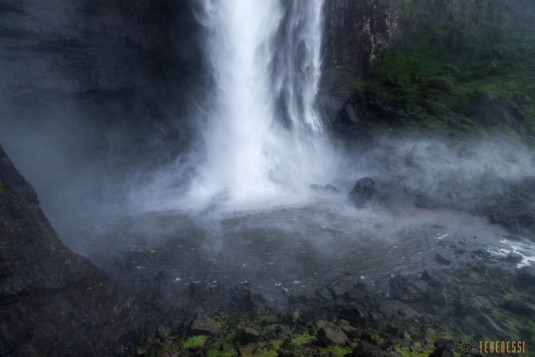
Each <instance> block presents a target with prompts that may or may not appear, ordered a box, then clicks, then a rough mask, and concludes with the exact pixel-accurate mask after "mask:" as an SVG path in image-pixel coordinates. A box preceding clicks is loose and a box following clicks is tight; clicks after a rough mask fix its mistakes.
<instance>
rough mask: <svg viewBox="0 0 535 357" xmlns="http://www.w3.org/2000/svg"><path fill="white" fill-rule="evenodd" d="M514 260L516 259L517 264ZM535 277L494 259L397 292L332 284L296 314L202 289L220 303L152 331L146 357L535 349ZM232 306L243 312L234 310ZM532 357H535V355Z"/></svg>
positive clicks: (301, 302) (292, 306)
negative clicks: (503, 344) (514, 344)
mask: <svg viewBox="0 0 535 357" xmlns="http://www.w3.org/2000/svg"><path fill="white" fill-rule="evenodd" d="M508 259H509V260H512V261H514V260H515V259H516V258H515V257H514V256H510V257H508ZM534 282H535V271H534V270H533V268H532V267H525V268H522V269H519V270H516V271H512V270H509V269H507V270H506V269H503V268H497V267H494V266H492V264H489V262H488V261H487V259H486V258H485V257H484V256H481V257H478V258H477V259H474V262H473V263H471V264H468V265H466V266H465V267H462V268H460V269H455V270H452V269H440V270H435V271H426V272H423V273H421V274H411V275H397V276H394V277H392V278H391V279H390V280H389V290H388V292H387V293H383V294H377V293H375V292H372V291H370V290H369V289H368V288H367V286H366V284H365V283H362V281H361V279H360V277H359V276H355V275H351V274H348V275H342V276H338V277H336V278H334V279H332V280H331V281H330V282H329V283H328V284H326V285H325V286H324V287H322V288H319V289H317V290H316V291H315V292H314V294H312V295H307V296H296V297H292V298H291V299H289V301H288V306H287V308H286V309H283V310H279V309H273V308H270V307H268V306H266V303H265V300H264V299H263V298H262V297H261V296H260V295H255V294H252V293H251V292H250V290H249V289H248V288H247V287H241V288H239V289H235V290H234V291H228V290H226V289H225V288H224V287H221V286H216V287H214V286H211V287H210V286H205V287H203V288H202V289H199V288H198V287H195V288H192V291H191V294H192V297H195V298H196V299H202V301H206V300H211V301H212V305H208V306H207V308H206V309H202V308H199V309H197V311H190V313H189V314H188V316H186V317H184V319H181V320H177V321H174V323H173V324H169V325H158V324H156V325H152V326H151V327H150V328H149V329H148V330H147V331H146V332H145V333H144V335H143V338H142V341H141V343H140V344H139V345H137V346H134V345H131V346H129V347H128V349H129V351H128V352H127V351H123V352H125V355H128V354H130V353H132V350H135V351H136V353H137V354H138V355H143V356H396V355H397V356H399V355H401V356H429V355H431V354H432V353H435V354H434V356H452V355H453V354H455V355H463V356H478V355H481V354H480V352H479V341H486V340H491V341H494V340H500V341H501V340H506V341H512V340H521V341H526V343H527V346H532V343H533V342H534V341H535V336H534V335H533V331H534V328H535V320H534V319H533V317H532V316H534V315H533V313H534V312H535V305H534V303H535V299H534V295H533V293H534V290H533V287H534V286H535V285H534ZM226 304H230V305H232V306H234V309H228V307H227V306H225V305H226ZM527 349H528V355H530V354H532V352H531V351H529V349H530V347H527Z"/></svg>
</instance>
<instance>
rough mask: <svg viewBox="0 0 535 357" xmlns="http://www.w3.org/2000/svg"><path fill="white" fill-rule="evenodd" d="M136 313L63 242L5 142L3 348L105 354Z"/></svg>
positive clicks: (1, 174)
mask: <svg viewBox="0 0 535 357" xmlns="http://www.w3.org/2000/svg"><path fill="white" fill-rule="evenodd" d="M133 317H134V314H133V309H132V308H130V307H129V305H128V302H127V299H126V298H125V296H123V295H122V293H121V292H120V291H119V290H117V289H116V288H115V287H114V286H113V285H112V284H111V283H110V282H109V281H108V280H107V278H106V277H105V276H104V275H103V274H102V273H100V272H99V271H98V270H97V269H96V268H95V267H94V266H93V265H92V264H91V262H89V261H88V260H87V259H84V258H81V257H79V256H77V255H75V254H73V253H72V252H71V251H70V250H69V249H68V248H66V247H65V246H64V245H63V244H62V242H61V241H60V239H59V238H58V236H57V235H56V233H55V232H54V230H53V228H52V227H51V226H50V224H49V222H48V220H47V219H46V217H45V216H44V214H43V213H42V211H41V210H40V208H39V201H38V199H37V195H36V194H35V192H34V190H33V189H32V187H31V186H30V185H29V184H28V183H27V182H26V180H25V179H24V178H23V177H22V176H21V175H20V174H19V173H18V171H17V170H16V169H15V167H14V166H13V165H12V163H11V161H10V160H9V158H8V157H7V156H6V154H5V153H4V151H3V149H2V148H1V147H0V354H1V355H9V356H44V355H50V356H103V355H105V354H106V353H105V349H106V347H109V345H111V344H113V343H114V342H115V341H116V340H117V339H119V338H120V337H121V336H123V335H124V334H126V332H127V331H128V329H129V328H131V327H132V322H133V320H134V318H133ZM108 354H109V353H108Z"/></svg>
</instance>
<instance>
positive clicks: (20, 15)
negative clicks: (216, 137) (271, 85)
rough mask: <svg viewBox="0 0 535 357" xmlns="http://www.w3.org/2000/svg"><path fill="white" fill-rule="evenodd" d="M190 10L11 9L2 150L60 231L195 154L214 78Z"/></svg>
mask: <svg viewBox="0 0 535 357" xmlns="http://www.w3.org/2000/svg"><path fill="white" fill-rule="evenodd" d="M190 5H191V4H190V1H172V0H156V1H147V0H120V1H112V2H110V1H104V0H96V1H93V0H53V1H50V2H47V3H43V2H42V1H38V0H20V1H18V0H0V52H1V55H0V76H1V78H2V80H1V81H0V114H1V115H0V142H2V145H3V146H4V147H5V149H6V151H8V152H9V154H10V157H11V159H12V160H13V161H14V162H15V163H16V164H17V167H18V169H19V170H21V172H23V173H24V176H25V177H26V178H27V179H28V180H29V181H31V182H32V185H33V186H34V187H35V189H36V190H37V191H38V192H39V193H40V196H41V198H42V201H43V209H44V210H45V212H46V213H47V215H48V217H49V218H50V219H51V220H52V221H53V222H54V224H55V226H56V228H57V229H58V230H59V231H60V232H62V233H63V232H64V230H63V229H62V226H63V223H62V222H61V219H60V218H58V217H63V216H64V213H65V212H64V211H65V209H61V211H63V212H60V211H58V209H57V208H58V207H64V206H65V205H66V204H69V202H71V203H72V202H75V201H78V202H84V203H82V204H83V205H86V206H88V205H91V203H88V202H86V201H87V200H86V199H85V198H87V197H88V196H91V197H92V198H93V199H94V200H95V201H98V202H102V201H103V200H105V199H107V198H110V197H111V196H120V194H118V195H115V194H114V193H118V192H119V191H120V190H121V189H122V188H124V187H125V186H126V185H125V184H124V182H125V181H127V180H128V179H130V178H131V177H132V176H133V175H135V173H136V172H137V170H139V168H140V167H145V166H150V165H153V164H154V163H156V164H161V163H162V162H163V163H165V162H169V161H171V160H173V159H174V158H176V156H177V155H178V154H177V153H178V152H181V151H184V150H185V147H186V146H187V145H188V142H189V140H190V138H191V137H192V135H191V130H190V127H191V125H194V123H193V122H192V121H191V120H190V112H189V109H190V108H191V107H192V106H194V105H195V101H194V98H197V99H198V98H199V97H201V96H200V95H199V91H200V90H201V88H202V87H203V81H204V72H205V71H204V70H203V66H204V65H203V61H204V60H203V58H202V56H201V53H202V51H201V48H200V46H201V41H200V40H199V38H198V37H199V36H200V35H201V30H200V24H199V23H198V21H197V19H196V18H195V15H194V9H193V8H192V7H191V6H190ZM43 163H47V164H46V165H47V166H46V167H44V166H43ZM110 187H112V188H110ZM88 192H91V193H90V194H88ZM99 195H100V196H102V197H97V196H99ZM87 209H88V207H86V211H87ZM67 211H68V210H67Z"/></svg>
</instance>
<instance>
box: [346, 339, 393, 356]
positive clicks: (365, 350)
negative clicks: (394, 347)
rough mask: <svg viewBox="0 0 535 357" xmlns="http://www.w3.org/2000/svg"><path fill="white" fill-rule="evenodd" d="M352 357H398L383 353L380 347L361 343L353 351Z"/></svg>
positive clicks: (390, 353) (386, 352)
mask: <svg viewBox="0 0 535 357" xmlns="http://www.w3.org/2000/svg"><path fill="white" fill-rule="evenodd" d="M351 356H352V357H398V356H399V355H397V354H395V353H392V352H388V351H384V350H382V349H381V348H380V347H377V346H374V345H372V344H371V343H368V342H364V341H361V342H359V345H358V346H357V347H356V348H355V349H354V350H353V353H352V354H351Z"/></svg>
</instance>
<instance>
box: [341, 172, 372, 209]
mask: <svg viewBox="0 0 535 357" xmlns="http://www.w3.org/2000/svg"><path fill="white" fill-rule="evenodd" d="M376 195H377V189H376V188H375V181H374V180H373V179H371V178H369V177H364V178H361V179H360V180H358V181H357V182H356V183H355V186H354V187H353V189H352V190H351V192H349V196H348V199H349V201H350V202H351V203H352V204H353V205H355V207H357V208H363V207H365V206H366V205H367V204H369V203H370V202H371V201H372V200H373V199H374V198H375V196H376Z"/></svg>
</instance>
